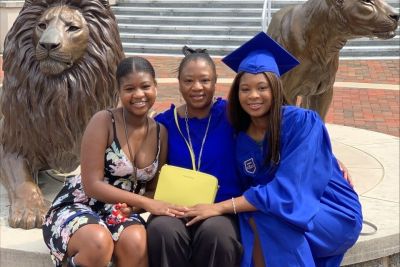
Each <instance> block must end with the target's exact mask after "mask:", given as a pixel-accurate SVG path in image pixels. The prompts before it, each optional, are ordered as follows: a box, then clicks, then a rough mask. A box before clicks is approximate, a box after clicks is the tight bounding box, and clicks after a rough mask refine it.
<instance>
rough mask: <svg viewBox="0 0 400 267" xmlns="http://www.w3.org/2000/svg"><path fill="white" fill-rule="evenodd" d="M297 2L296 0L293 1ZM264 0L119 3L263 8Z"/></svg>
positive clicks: (126, 1) (125, 1) (129, 2)
mask: <svg viewBox="0 0 400 267" xmlns="http://www.w3.org/2000/svg"><path fill="white" fill-rule="evenodd" d="M291 2H296V1H291ZM263 3H264V1H263V0H245V1H243V0H208V1H180V0H138V1H136V0H118V5H123V6H135V7H174V8H175V7H188V8H192V9H196V8H202V7H210V6H212V7H213V8H218V7H227V6H228V7H229V6H230V7H232V8H247V7H259V8H262V6H263Z"/></svg>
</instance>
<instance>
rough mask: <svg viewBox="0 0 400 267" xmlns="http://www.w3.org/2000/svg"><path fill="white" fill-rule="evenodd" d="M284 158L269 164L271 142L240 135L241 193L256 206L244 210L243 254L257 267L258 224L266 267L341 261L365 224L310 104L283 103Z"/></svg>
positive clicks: (238, 153)
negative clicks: (252, 225)
mask: <svg viewBox="0 0 400 267" xmlns="http://www.w3.org/2000/svg"><path fill="white" fill-rule="evenodd" d="M282 109H283V110H282V127H281V143H280V162H279V164H278V165H277V166H271V165H268V164H265V162H264V161H265V160H264V159H265V155H266V152H267V151H266V140H265V141H264V143H262V144H260V143H257V142H256V141H255V140H253V139H251V138H250V137H249V136H248V135H247V134H246V133H243V132H241V133H239V134H238V137H237V145H236V160H237V165H238V166H239V172H240V176H241V179H242V182H243V184H244V185H245V191H244V194H243V195H244V197H245V198H246V200H247V201H248V202H250V203H251V204H252V205H253V206H255V207H256V208H257V211H255V212H245V213H241V214H240V229H241V235H242V243H243V246H244V256H243V260H242V266H246V267H247V266H253V264H252V250H253V239H254V234H253V231H252V229H251V228H250V225H249V219H250V218H252V219H253V220H254V222H255V225H256V228H257V232H258V235H259V237H260V242H261V247H262V253H263V255H264V259H265V261H266V265H267V266H268V267H278V266H279V267H284V266H306V267H312V266H340V262H341V260H342V258H343V256H344V253H345V252H346V250H347V249H349V248H350V247H351V246H352V245H353V244H354V243H355V242H356V240H357V238H358V236H359V233H360V231H361V227H362V213H361V205H360V202H359V200H358V196H357V194H356V193H355V191H354V190H353V189H352V188H351V186H350V185H349V184H348V182H347V181H346V180H345V179H344V178H343V175H342V172H341V171H340V169H339V166H338V163H337V160H336V158H335V157H334V155H333V153H332V148H331V143H330V139H329V136H328V133H327V130H326V128H325V126H324V123H323V122H322V121H321V119H320V118H319V116H318V115H317V114H316V113H315V112H314V111H310V110H304V109H300V108H296V107H292V106H285V107H283V108H282Z"/></svg>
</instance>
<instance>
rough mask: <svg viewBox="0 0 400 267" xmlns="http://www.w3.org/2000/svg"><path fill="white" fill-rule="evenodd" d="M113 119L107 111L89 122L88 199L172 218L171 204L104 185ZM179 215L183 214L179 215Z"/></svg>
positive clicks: (84, 160)
mask: <svg viewBox="0 0 400 267" xmlns="http://www.w3.org/2000/svg"><path fill="white" fill-rule="evenodd" d="M110 126H111V117H110V114H108V112H107V111H101V112H98V113H96V114H95V115H94V116H93V118H92V119H91V120H90V122H89V124H88V126H87V128H86V130H85V133H84V135H83V138H82V145H81V173H82V184H83V187H84V190H85V193H86V195H87V196H89V197H92V198H95V199H97V200H99V201H102V202H104V203H126V204H127V205H128V206H134V207H139V208H143V209H145V210H146V211H149V212H151V213H153V214H157V215H171V216H173V215H174V214H173V213H171V211H172V212H173V210H172V209H171V208H170V205H169V204H168V203H164V202H161V201H157V200H153V199H150V198H147V197H145V196H141V195H138V194H134V193H131V192H128V191H125V190H122V189H119V188H116V187H114V186H112V185H110V184H108V183H106V182H104V155H105V150H106V148H107V146H108V139H109V134H110V131H111V127H110ZM178 214H180V213H178Z"/></svg>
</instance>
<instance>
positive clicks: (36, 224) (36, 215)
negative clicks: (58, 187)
mask: <svg viewBox="0 0 400 267" xmlns="http://www.w3.org/2000/svg"><path fill="white" fill-rule="evenodd" d="M47 209H48V203H47V202H46V201H45V200H44V199H43V195H42V192H41V191H40V189H39V187H38V186H37V185H36V184H34V183H33V182H24V183H22V184H20V185H18V187H17V190H16V192H15V195H14V199H11V206H10V215H9V218H8V223H9V225H10V227H12V228H23V229H32V228H41V227H42V223H43V219H44V216H45V214H46V211H47Z"/></svg>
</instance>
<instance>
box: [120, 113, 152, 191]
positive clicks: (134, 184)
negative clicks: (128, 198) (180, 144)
mask: <svg viewBox="0 0 400 267" xmlns="http://www.w3.org/2000/svg"><path fill="white" fill-rule="evenodd" d="M122 119H123V122H124V130H125V138H126V143H127V145H128V150H129V156H130V161H131V164H132V174H131V176H130V177H129V179H130V180H133V191H135V189H136V187H137V184H138V181H137V167H136V166H135V159H134V157H133V154H132V149H131V146H130V145H129V138H128V129H127V127H126V119H125V109H124V108H122ZM148 131H149V117H147V116H146V134H145V136H144V138H146V136H147V133H148ZM144 141H145V139H144V140H143V142H142V143H141V144H140V147H139V150H140V149H141V148H142V145H143V143H144Z"/></svg>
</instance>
